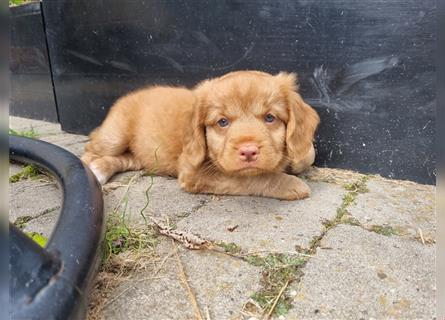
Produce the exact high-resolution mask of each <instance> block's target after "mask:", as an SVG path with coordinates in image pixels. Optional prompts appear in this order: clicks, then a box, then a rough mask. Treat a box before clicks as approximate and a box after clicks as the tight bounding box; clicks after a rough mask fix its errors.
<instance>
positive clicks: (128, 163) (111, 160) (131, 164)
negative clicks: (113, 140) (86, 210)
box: [89, 152, 143, 184]
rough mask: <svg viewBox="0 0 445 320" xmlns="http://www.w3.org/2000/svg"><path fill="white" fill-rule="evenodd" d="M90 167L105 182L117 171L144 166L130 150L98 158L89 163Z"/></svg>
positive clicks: (101, 181) (101, 182) (138, 168)
mask: <svg viewBox="0 0 445 320" xmlns="http://www.w3.org/2000/svg"><path fill="white" fill-rule="evenodd" d="M89 167H90V169H91V171H93V173H94V175H95V176H96V178H97V180H98V181H99V182H100V184H105V183H106V182H107V181H108V180H109V179H110V178H111V177H112V176H113V175H114V174H115V173H118V172H122V171H129V170H140V169H142V168H143V166H142V163H141V162H140V161H139V160H138V159H136V158H135V157H134V155H133V154H131V153H129V152H127V153H124V154H121V155H118V156H103V157H100V158H97V159H96V160H94V161H92V162H91V163H90V164H89Z"/></svg>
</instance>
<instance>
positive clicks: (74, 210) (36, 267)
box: [9, 135, 104, 320]
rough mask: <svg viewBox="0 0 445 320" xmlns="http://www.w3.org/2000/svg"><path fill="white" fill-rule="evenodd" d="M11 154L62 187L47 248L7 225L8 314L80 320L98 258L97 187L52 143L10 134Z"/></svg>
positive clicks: (99, 203)
mask: <svg viewBox="0 0 445 320" xmlns="http://www.w3.org/2000/svg"><path fill="white" fill-rule="evenodd" d="M9 153H10V158H11V159H12V160H16V161H19V162H25V163H34V164H37V165H38V166H40V167H43V168H44V169H46V170H48V171H49V172H50V173H51V174H53V175H54V176H55V177H56V178H57V180H58V182H59V183H60V186H61V187H62V190H63V205H62V209H61V211H60V215H59V219H58V221H57V224H56V226H55V228H54V229H53V232H52V235H51V237H50V239H49V240H48V243H47V245H46V247H45V248H41V247H40V246H38V245H37V244H36V243H34V241H32V240H31V239H30V238H28V237H27V236H26V235H25V234H23V232H22V231H20V230H19V229H17V228H16V227H15V226H13V225H12V224H10V227H9V230H10V241H9V249H10V302H11V305H10V316H11V318H12V319H39V320H40V319H64V320H65V319H83V318H84V317H85V312H86V310H87V306H88V296H89V291H90V289H91V284H92V280H94V276H95V274H96V272H97V266H98V263H99V261H100V257H101V246H100V244H101V242H102V239H103V231H104V217H103V199H102V192H101V188H100V185H99V183H98V182H97V180H96V178H95V177H94V175H93V173H92V172H91V171H90V170H89V169H88V168H87V167H86V166H84V165H83V163H82V162H81V161H80V160H79V159H78V158H77V157H76V156H74V155H73V154H71V153H70V152H68V151H66V150H64V149H62V148H60V147H58V146H55V145H52V144H50V143H47V142H43V141H38V140H34V139H29V138H24V137H17V136H12V135H10V136H9ZM36 196H38V195H36ZM30 201H31V199H30Z"/></svg>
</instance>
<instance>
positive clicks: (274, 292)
mask: <svg viewBox="0 0 445 320" xmlns="http://www.w3.org/2000/svg"><path fill="white" fill-rule="evenodd" d="M244 260H245V261H246V262H248V263H250V264H251V265H253V266H256V267H261V268H262V279H261V289H260V291H258V292H256V293H254V294H253V295H252V299H253V300H254V301H255V302H256V303H257V304H258V305H259V306H260V307H261V309H262V311H263V314H268V313H270V312H271V311H273V314H275V315H277V316H280V315H285V314H287V313H288V311H289V309H290V308H291V300H292V299H291V298H290V297H289V295H288V294H286V291H285V292H284V294H280V293H281V291H282V289H283V288H285V287H286V286H287V285H288V284H289V283H291V282H292V281H295V280H296V279H297V278H298V277H299V276H300V275H301V274H302V271H301V269H302V267H303V266H304V265H305V264H306V262H307V261H308V257H302V256H300V255H289V254H281V253H277V254H275V253H274V254H269V255H267V256H265V257H261V256H258V255H250V256H246V257H244ZM272 308H273V310H271V309H272Z"/></svg>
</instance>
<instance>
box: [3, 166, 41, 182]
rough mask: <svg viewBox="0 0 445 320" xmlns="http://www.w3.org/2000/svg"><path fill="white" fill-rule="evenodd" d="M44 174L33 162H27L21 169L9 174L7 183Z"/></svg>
mask: <svg viewBox="0 0 445 320" xmlns="http://www.w3.org/2000/svg"><path fill="white" fill-rule="evenodd" d="M44 174H45V173H44V171H43V170H42V169H40V168H39V167H37V166H35V165H33V164H29V165H27V166H25V167H24V168H23V169H22V171H20V172H18V173H16V174H14V175H12V176H10V177H9V183H16V182H19V181H21V180H25V179H35V178H38V177H39V176H41V175H44Z"/></svg>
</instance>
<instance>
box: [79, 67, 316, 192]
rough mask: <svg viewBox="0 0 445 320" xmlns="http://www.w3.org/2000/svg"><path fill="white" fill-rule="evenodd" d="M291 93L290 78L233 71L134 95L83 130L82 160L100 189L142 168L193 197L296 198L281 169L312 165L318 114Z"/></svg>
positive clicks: (294, 185)
mask: <svg viewBox="0 0 445 320" xmlns="http://www.w3.org/2000/svg"><path fill="white" fill-rule="evenodd" d="M297 90H298V87H297V83H296V75H295V74H292V73H284V72H281V73H279V74H277V75H275V76H273V75H270V74H267V73H264V72H258V71H238V72H232V73H229V74H227V75H225V76H223V77H220V78H216V79H210V80H206V81H203V82H201V83H200V84H198V85H197V86H196V87H195V88H194V89H192V90H189V89H185V88H172V87H151V88H147V89H142V90H139V91H135V92H133V93H130V94H128V95H126V96H124V97H123V98H121V99H119V100H118V101H117V102H116V103H115V104H114V106H113V107H112V108H111V110H110V112H109V114H108V116H107V118H106V119H105V121H104V122H103V124H102V125H101V126H100V127H99V128H97V129H96V130H94V131H93V132H92V133H91V135H90V138H91V141H90V142H89V143H88V144H87V146H86V147H85V150H86V152H85V154H84V155H83V156H82V160H83V161H84V162H85V163H86V164H87V165H88V166H89V167H90V168H91V170H92V171H93V172H94V174H95V175H96V177H97V178H98V180H99V182H100V183H101V184H104V183H105V182H107V180H108V179H109V178H110V177H111V176H112V175H114V174H115V173H116V172H119V171H126V170H139V169H143V168H144V169H148V170H155V171H156V174H159V175H171V176H175V177H178V179H179V183H180V185H181V187H182V188H183V189H184V190H186V191H189V192H193V193H215V194H232V195H258V196H265V197H272V198H278V199H287V200H295V199H302V198H305V197H308V196H309V195H310V189H309V187H308V186H307V185H306V184H305V183H304V182H303V181H302V180H301V179H299V178H297V177H295V176H293V175H288V174H286V173H284V172H285V171H287V172H289V173H293V174H297V173H299V172H301V171H302V170H304V169H305V168H307V167H308V166H310V165H311V164H312V163H313V161H314V158H315V152H314V147H313V143H312V142H313V138H314V132H315V129H316V127H317V125H318V122H319V117H318V115H317V113H316V112H315V111H314V110H313V109H312V108H311V107H310V106H309V105H307V104H306V103H305V102H304V101H303V99H302V98H301V96H300V95H299V94H298V93H297Z"/></svg>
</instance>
